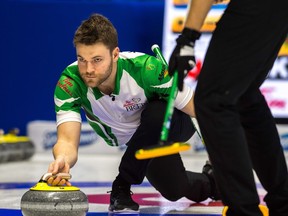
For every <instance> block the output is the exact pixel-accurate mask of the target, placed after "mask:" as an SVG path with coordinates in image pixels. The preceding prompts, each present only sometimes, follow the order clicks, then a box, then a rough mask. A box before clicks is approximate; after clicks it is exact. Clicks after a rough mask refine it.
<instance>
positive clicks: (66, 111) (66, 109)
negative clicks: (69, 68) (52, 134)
mask: <svg viewBox="0 0 288 216" xmlns="http://www.w3.org/2000/svg"><path fill="white" fill-rule="evenodd" d="M54 103H55V111H56V122H57V126H59V125H60V124H62V123H64V122H69V121H76V122H81V121H82V120H81V114H80V111H81V97H80V92H79V87H78V85H77V83H76V82H75V80H73V79H72V78H71V77H69V76H67V75H66V74H65V73H63V74H62V75H61V77H60V79H59V80H58V82H57V85H56V88H55V91H54Z"/></svg>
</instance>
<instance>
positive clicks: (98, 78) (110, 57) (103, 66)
mask: <svg viewBox="0 0 288 216" xmlns="http://www.w3.org/2000/svg"><path fill="white" fill-rule="evenodd" d="M76 52H77V60H78V68H79V72H80V76H81V77H82V79H83V81H84V82H85V84H86V85H87V86H88V87H92V88H94V87H99V85H101V84H103V83H105V81H106V80H107V79H108V78H109V77H110V75H111V73H112V70H113V62H117V60H118V54H119V48H118V47H117V48H115V49H114V50H113V52H112V54H111V53H110V50H109V49H108V48H107V47H106V46H105V45H104V44H102V43H96V44H93V45H89V46H87V45H84V44H77V45H76Z"/></svg>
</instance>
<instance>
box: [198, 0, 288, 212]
mask: <svg viewBox="0 0 288 216" xmlns="http://www.w3.org/2000/svg"><path fill="white" fill-rule="evenodd" d="M287 8H288V1H287V0H231V1H230V3H229V6H228V7H227V10H226V11H225V13H224V15H223V16H222V18H221V20H220V21H219V23H218V24H217V28H216V30H215V32H214V34H213V36H212V39H211V42H210V45H209V48H208V50H207V53H206V57H205V60H204V64H203V68H202V70H201V73H200V76H199V80H198V84H197V87H196V92H195V100H194V102H195V110H196V116H197V119H198V122H199V126H200V129H201V132H202V135H203V138H204V141H205V143H206V147H207V151H208V154H209V158H210V160H211V162H212V164H213V168H214V174H215V178H216V180H217V184H218V187H219V189H220V192H221V195H222V199H223V202H224V204H225V205H228V206H229V210H228V212H227V215H228V216H232V215H233V216H248V215H249V216H256V215H257V216H260V215H262V214H261V213H260V211H259V210H258V207H257V205H258V204H259V198H258V194H257V189H256V186H255V182H254V178H253V171H252V168H253V169H254V170H255V172H256V174H257V175H258V177H259V179H260V182H261V184H262V185H263V187H264V188H265V189H266V190H267V191H268V194H267V195H266V197H265V201H266V203H267V205H268V207H269V211H270V214H269V215H270V216H276V215H277V216H284V215H286V216H287V215H288V174H287V166H286V162H285V157H284V154H283V150H282V146H281V144H280V140H279V135H278V132H277V129H276V126H275V123H274V119H273V116H272V114H271V112H270V109H269V107H268V105H267V103H266V101H265V99H264V97H263V95H262V94H261V92H260V90H259V87H260V85H261V84H262V83H263V81H264V80H265V78H266V76H267V74H268V72H269V70H270V69H271V68H272V66H273V63H274V61H275V59H276V57H277V54H278V51H279V49H280V47H281V45H282V44H283V42H284V40H285V38H286V37H287V33H288V13H287Z"/></svg>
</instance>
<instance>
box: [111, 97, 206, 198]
mask: <svg viewBox="0 0 288 216" xmlns="http://www.w3.org/2000/svg"><path fill="white" fill-rule="evenodd" d="M165 110H166V102H163V101H153V102H151V103H149V104H148V105H147V107H146V108H145V110H144V111H143V112H142V115H141V123H140V126H139V127H138V129H137V131H136V132H135V134H134V135H133V137H132V138H131V140H130V141H129V142H128V143H127V146H128V147H127V149H126V151H125V153H124V155H123V157H122V160H121V163H120V166H119V175H118V176H117V178H116V181H114V183H113V184H115V183H116V184H119V182H120V184H123V183H125V182H126V183H127V184H129V185H131V184H140V183H142V181H143V179H144V177H145V176H146V177H147V179H148V180H149V182H150V183H151V184H152V185H153V186H154V187H155V189H156V190H158V191H159V192H160V193H161V194H162V195H163V196H164V197H165V198H166V199H168V200H171V201H176V200H178V199H180V198H182V197H187V198H188V199H191V200H193V201H195V202H200V201H203V200H205V199H207V198H208V196H209V195H210V183H209V179H208V178H207V177H206V176H205V175H204V174H202V173H194V172H190V171H186V170H185V167H184V165H183V162H182V159H181V156H180V154H174V155H169V156H163V157H158V158H154V159H147V160H137V159H136V158H135V152H136V150H138V149H141V148H143V147H147V146H153V145H157V144H158V142H159V139H160V132H161V129H162V125H163V119H164V113H165ZM194 132H195V130H194V127H193V124H192V121H191V118H190V117H189V116H188V115H186V114H185V113H183V112H181V111H179V110H177V109H174V114H173V118H172V121H171V127H170V131H169V138H168V140H171V141H179V142H181V141H182V142H185V141H187V140H188V139H189V138H191V136H192V135H193V133H194Z"/></svg>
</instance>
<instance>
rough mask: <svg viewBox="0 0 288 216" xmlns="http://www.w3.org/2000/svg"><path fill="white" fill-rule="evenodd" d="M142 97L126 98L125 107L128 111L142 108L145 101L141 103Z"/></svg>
mask: <svg viewBox="0 0 288 216" xmlns="http://www.w3.org/2000/svg"><path fill="white" fill-rule="evenodd" d="M140 101H141V98H132V99H131V100H126V101H125V104H124V105H123V107H125V109H126V111H128V112H130V111H135V110H138V109H140V108H142V107H143V106H144V105H145V103H141V102H140Z"/></svg>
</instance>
